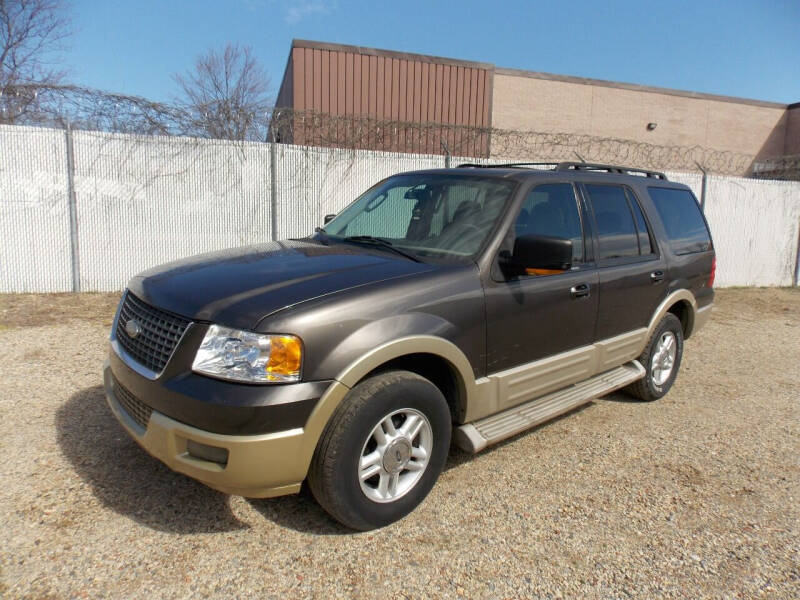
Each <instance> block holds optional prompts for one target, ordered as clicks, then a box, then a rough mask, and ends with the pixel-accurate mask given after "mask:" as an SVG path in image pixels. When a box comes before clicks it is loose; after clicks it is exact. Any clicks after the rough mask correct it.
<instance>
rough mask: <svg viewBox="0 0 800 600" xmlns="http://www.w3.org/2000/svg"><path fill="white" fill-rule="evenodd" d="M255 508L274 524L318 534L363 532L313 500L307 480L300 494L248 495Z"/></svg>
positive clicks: (251, 504)
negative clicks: (348, 524) (346, 523)
mask: <svg viewBox="0 0 800 600" xmlns="http://www.w3.org/2000/svg"><path fill="white" fill-rule="evenodd" d="M248 502H249V503H250V506H252V507H253V508H254V509H255V510H256V511H258V512H259V513H261V514H262V515H263V516H264V517H265V518H266V519H269V520H270V521H272V522H273V523H275V524H277V525H280V526H281V527H286V528H288V529H293V530H295V531H299V532H301V533H313V534H315V535H353V534H357V533H360V532H358V531H354V530H352V529H349V528H347V527H345V526H344V525H342V524H340V523H339V522H338V521H335V520H334V519H333V518H332V517H331V516H330V515H328V513H326V512H325V511H324V510H322V507H321V506H320V505H319V504H317V501H316V500H314V496H313V495H312V494H311V490H310V489H309V488H308V484H307V483H305V482H304V483H303V487H302V488H301V489H300V493H299V494H293V495H291V496H280V497H278V498H249V499H248Z"/></svg>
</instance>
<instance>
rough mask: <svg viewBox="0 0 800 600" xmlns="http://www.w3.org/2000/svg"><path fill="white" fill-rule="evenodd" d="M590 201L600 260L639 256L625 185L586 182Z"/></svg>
mask: <svg viewBox="0 0 800 600" xmlns="http://www.w3.org/2000/svg"><path fill="white" fill-rule="evenodd" d="M586 191H587V192H588V193H589V198H590V199H591V201H592V208H593V209H594V218H595V223H596V224H597V241H598V244H599V248H598V250H599V256H598V258H599V259H600V260H603V259H610V258H624V257H634V256H639V239H638V234H637V231H636V224H635V222H634V220H633V214H632V213H631V207H630V205H629V204H628V198H627V197H626V194H625V188H623V187H622V186H619V185H589V184H587V185H586Z"/></svg>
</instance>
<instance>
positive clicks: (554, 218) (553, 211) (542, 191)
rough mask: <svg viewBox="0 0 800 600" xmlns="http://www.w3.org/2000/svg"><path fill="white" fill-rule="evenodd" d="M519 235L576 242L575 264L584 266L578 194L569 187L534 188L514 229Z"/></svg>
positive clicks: (563, 184) (573, 253) (573, 259)
mask: <svg viewBox="0 0 800 600" xmlns="http://www.w3.org/2000/svg"><path fill="white" fill-rule="evenodd" d="M514 229H515V232H516V235H518V236H520V235H526V234H534V235H550V236H554V237H560V238H567V239H569V240H572V262H573V263H580V262H583V230H582V229H581V219H580V216H579V214H578V204H577V201H576V200H575V191H574V190H573V189H572V185H571V184H569V183H554V184H548V185H540V186H538V187H535V188H533V190H531V192H530V194H528V197H527V198H525V202H524V204H523V205H522V210H520V212H519V215H518V216H517V221H516V223H515V225H514Z"/></svg>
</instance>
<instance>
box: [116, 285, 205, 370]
mask: <svg viewBox="0 0 800 600" xmlns="http://www.w3.org/2000/svg"><path fill="white" fill-rule="evenodd" d="M131 319H135V320H136V322H137V323H138V324H139V327H140V330H139V333H138V335H136V337H131V336H129V335H128V332H127V331H126V330H125V326H126V325H127V324H128V321H130V320H131ZM188 325H189V320H188V319H184V318H183V317H179V316H177V315H173V314H170V313H168V312H164V311H163V310H159V309H157V308H155V307H153V306H150V305H149V304H146V303H145V302H142V301H141V300H139V298H137V297H136V296H134V295H133V294H131V293H130V292H126V293H125V300H123V302H122V308H121V309H120V311H119V319H117V331H116V335H117V341H118V342H119V344H120V346H122V347H123V349H124V350H125V352H127V353H128V354H129V355H130V356H131V357H133V359H134V360H136V362H138V363H140V364H142V365H144V366H145V367H147V368H148V369H150V370H151V371H155V372H156V373H160V372H161V371H163V370H164V366H165V365H166V364H167V361H168V360H169V358H170V356H172V353H173V351H174V350H175V346H176V345H177V344H178V341H179V340H180V339H181V336H182V335H183V332H184V331H186V327H188Z"/></svg>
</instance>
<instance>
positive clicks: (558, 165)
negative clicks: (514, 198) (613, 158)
mask: <svg viewBox="0 0 800 600" xmlns="http://www.w3.org/2000/svg"><path fill="white" fill-rule="evenodd" d="M545 166H552V167H553V171H570V170H572V171H604V172H606V173H614V174H619V175H630V174H632V173H641V174H643V175H644V176H645V177H651V178H653V179H663V180H664V181H667V176H666V175H665V174H664V173H661V172H660V171H649V170H647V169H636V168H634V167H622V166H618V165H602V164H598V163H585V162H556V161H553V162H516V163H503V164H500V165H480V164H477V163H464V164H461V165H458V168H459V169H460V168H468V169H513V168H519V167H545Z"/></svg>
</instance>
